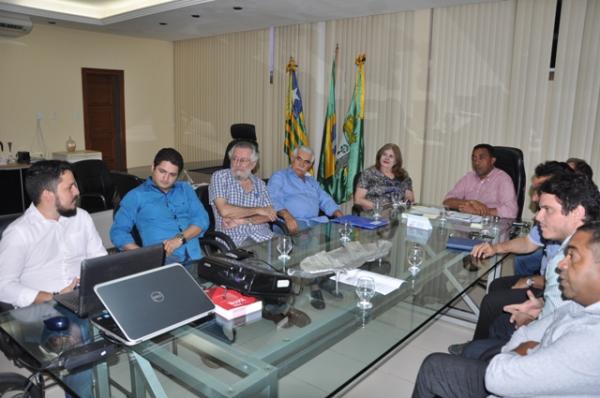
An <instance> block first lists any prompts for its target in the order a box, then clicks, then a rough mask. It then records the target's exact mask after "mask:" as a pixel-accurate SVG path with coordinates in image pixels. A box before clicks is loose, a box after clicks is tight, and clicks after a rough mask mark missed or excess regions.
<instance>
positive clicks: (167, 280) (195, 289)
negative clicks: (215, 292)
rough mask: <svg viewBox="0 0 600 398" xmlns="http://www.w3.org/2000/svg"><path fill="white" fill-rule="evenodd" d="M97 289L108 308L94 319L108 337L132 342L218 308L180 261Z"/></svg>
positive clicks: (153, 335)
mask: <svg viewBox="0 0 600 398" xmlns="http://www.w3.org/2000/svg"><path fill="white" fill-rule="evenodd" d="M94 291H95V292H96V294H97V295H98V297H99V298H100V300H101V301H102V304H104V306H105V307H106V312H104V313H102V314H100V315H96V316H94V317H92V318H91V322H92V323H93V324H94V325H95V326H96V327H97V328H99V329H100V330H101V331H102V332H103V333H104V334H105V335H107V336H108V337H109V338H112V339H115V340H117V341H119V342H121V343H123V344H125V345H129V346H131V345H135V344H137V343H141V342H142V341H146V340H148V339H151V338H153V337H155V336H159V335H161V334H163V333H166V332H169V331H171V330H173V329H176V328H178V327H180V326H183V325H186V324H188V323H190V322H193V321H196V320H199V319H202V318H204V317H206V316H208V315H210V314H212V313H213V312H214V309H215V306H214V304H213V303H212V301H210V299H209V298H208V296H207V295H206V293H204V290H203V289H202V287H201V286H200V285H199V284H198V282H197V281H196V280H195V279H194V278H193V277H192V275H190V273H189V272H188V271H186V270H185V268H183V266H181V265H180V264H169V265H165V266H164V267H161V268H157V269H153V270H150V271H145V272H140V273H139V274H135V275H129V276H126V277H123V278H119V279H115V280H113V281H110V282H104V283H101V284H99V285H96V287H94Z"/></svg>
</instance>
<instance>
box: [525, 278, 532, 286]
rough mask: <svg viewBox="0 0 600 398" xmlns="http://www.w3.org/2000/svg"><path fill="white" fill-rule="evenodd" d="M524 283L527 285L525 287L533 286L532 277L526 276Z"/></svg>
mask: <svg viewBox="0 0 600 398" xmlns="http://www.w3.org/2000/svg"><path fill="white" fill-rule="evenodd" d="M525 284H526V285H527V287H533V284H534V281H533V278H527V280H526V281H525Z"/></svg>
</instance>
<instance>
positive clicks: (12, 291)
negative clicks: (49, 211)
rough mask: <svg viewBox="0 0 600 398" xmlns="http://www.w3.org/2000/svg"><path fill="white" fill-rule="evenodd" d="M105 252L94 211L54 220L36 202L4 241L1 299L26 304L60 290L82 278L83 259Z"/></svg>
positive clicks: (6, 233)
mask: <svg viewBox="0 0 600 398" xmlns="http://www.w3.org/2000/svg"><path fill="white" fill-rule="evenodd" d="M104 255H106V250H105V249H104V247H103V246H102V239H100V235H98V231H96V227H95V226H94V222H93V221H92V218H91V217H90V215H89V214H88V213H87V212H86V211H85V210H83V209H79V208H78V209H77V214H76V215H74V216H73V217H62V216H61V217H59V218H58V221H56V220H49V219H47V218H46V217H44V216H43V215H42V213H40V212H39V210H38V209H37V207H35V206H34V205H33V203H32V204H31V205H30V206H29V208H28V209H27V210H26V211H25V213H24V214H23V215H22V216H21V217H19V218H18V219H16V220H15V221H13V222H12V223H11V224H10V225H9V226H8V227H7V228H6V230H5V231H4V234H3V235H2V240H0V259H1V260H0V275H1V276H0V301H3V302H6V303H11V304H12V305H14V306H17V307H24V306H27V305H30V304H31V303H33V300H35V297H36V296H37V294H38V293H39V292H40V291H45V292H58V291H61V290H62V289H64V288H65V287H66V286H68V285H69V284H70V283H71V282H72V281H73V279H74V278H76V277H78V276H79V272H80V270H81V261H83V260H84V259H86V258H93V257H100V256H104Z"/></svg>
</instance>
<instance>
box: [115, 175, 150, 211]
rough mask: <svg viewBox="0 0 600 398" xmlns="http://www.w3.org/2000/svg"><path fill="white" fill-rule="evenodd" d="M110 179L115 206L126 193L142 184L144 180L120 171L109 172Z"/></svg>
mask: <svg viewBox="0 0 600 398" xmlns="http://www.w3.org/2000/svg"><path fill="white" fill-rule="evenodd" d="M110 178H111V180H112V182H113V184H114V187H115V206H117V204H118V203H120V202H121V200H122V199H123V198H124V197H125V195H126V194H127V192H129V191H131V190H132V189H133V188H136V187H137V186H138V185H141V184H143V183H144V179H143V178H140V177H138V176H134V175H133V174H128V173H124V172H122V171H114V170H112V171H111V172H110Z"/></svg>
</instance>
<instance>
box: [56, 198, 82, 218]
mask: <svg viewBox="0 0 600 398" xmlns="http://www.w3.org/2000/svg"><path fill="white" fill-rule="evenodd" d="M77 199H79V196H78V197H77V198H75V201H74V203H77ZM56 212H57V213H58V214H60V215H61V216H63V217H73V216H74V215H76V214H77V206H75V207H74V208H72V209H67V208H66V207H63V206H62V205H61V204H60V203H59V202H58V199H57V200H56Z"/></svg>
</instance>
